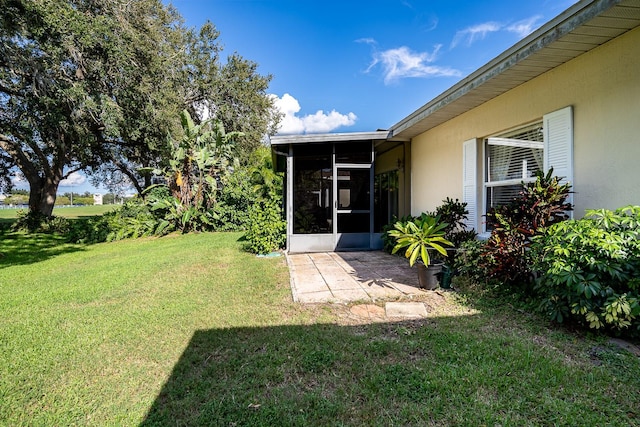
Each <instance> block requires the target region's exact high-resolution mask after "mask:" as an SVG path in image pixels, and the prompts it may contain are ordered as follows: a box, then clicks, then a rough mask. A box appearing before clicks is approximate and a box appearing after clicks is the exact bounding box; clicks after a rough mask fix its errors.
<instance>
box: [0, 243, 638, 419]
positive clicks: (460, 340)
mask: <svg viewBox="0 0 640 427" xmlns="http://www.w3.org/2000/svg"><path fill="white" fill-rule="evenodd" d="M239 237H240V235H239V234H236V233H223V234H220V233H219V234H208V233H203V234H192V235H186V236H168V237H164V238H160V239H140V240H130V241H121V242H116V243H108V244H99V245H93V246H82V245H69V244H65V243H63V242H62V241H61V240H59V239H54V238H52V237H51V236H44V235H35V236H25V235H23V234H4V235H0V239H1V240H0V253H2V255H0V425H7V426H17V425H29V426H31V425H54V426H62V425H132V426H133V425H140V424H142V425H149V426H151V425H220V426H230V425H236V426H242V425H245V426H261V425H262V426H273V425H300V426H303V425H304V426H306V425H323V426H324V425H380V426H390V425H400V426H406V425H416V426H425V425H474V426H475V425H491V426H493V425H505V426H506V425H518V426H519V425H619V426H627V425H639V424H640V419H639V418H638V417H640V410H639V409H638V408H640V363H639V361H638V359H637V358H635V357H634V356H631V355H630V354H627V353H625V352H624V351H622V350H619V349H618V348H616V347H612V346H610V345H608V344H606V341H604V340H603V339H588V338H584V337H581V336H579V335H575V334H571V333H568V332H563V331H562V330H559V329H555V328H550V327H549V325H546V324H541V323H540V322H539V321H538V320H536V318H535V317H532V316H529V315H527V314H523V313H520V312H517V311H514V310H511V309H509V308H508V307H506V308H505V307H500V306H499V305H496V304H494V305H490V304H486V302H484V301H474V303H473V307H471V306H469V307H467V306H465V305H464V304H463V302H462V301H463V299H460V301H461V302H459V304H460V310H459V315H455V316H449V317H432V318H429V319H427V320H423V321H407V322H400V323H379V324H354V322H353V319H351V318H347V317H346V316H345V313H348V308H345V307H341V306H329V305H327V306H308V307H305V306H301V305H298V304H294V303H293V302H291V299H290V294H289V287H288V286H289V285H288V280H289V278H288V274H287V269H286V263H285V261H284V259H283V258H278V259H264V258H256V257H254V256H252V255H250V254H247V253H244V252H242V250H241V247H240V245H241V243H240V242H238V239H239ZM445 297H447V298H453V296H452V295H450V294H445ZM463 313H466V315H463Z"/></svg>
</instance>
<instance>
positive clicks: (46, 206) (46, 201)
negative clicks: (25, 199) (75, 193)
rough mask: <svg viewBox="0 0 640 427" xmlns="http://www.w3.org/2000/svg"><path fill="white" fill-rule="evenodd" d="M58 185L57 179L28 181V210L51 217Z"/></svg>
mask: <svg viewBox="0 0 640 427" xmlns="http://www.w3.org/2000/svg"><path fill="white" fill-rule="evenodd" d="M59 184H60V178H58V177H46V178H40V177H38V178H37V179H35V180H29V210H30V211H31V212H39V213H41V214H43V215H45V216H51V215H52V214H53V207H54V205H55V203H56V196H57V192H58V185H59Z"/></svg>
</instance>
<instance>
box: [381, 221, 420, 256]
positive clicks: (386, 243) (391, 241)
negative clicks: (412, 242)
mask: <svg viewBox="0 0 640 427" xmlns="http://www.w3.org/2000/svg"><path fill="white" fill-rule="evenodd" d="M423 215H424V214H423ZM417 218H419V217H414V216H412V215H405V216H403V217H401V218H397V217H395V216H394V220H393V221H391V222H390V223H389V224H386V225H384V226H383V227H382V245H383V246H382V249H383V250H384V251H385V252H388V253H392V252H393V247H394V246H395V245H396V238H395V237H393V236H391V235H390V234H389V232H390V231H392V230H394V229H395V225H396V224H397V223H400V224H402V226H406V225H407V223H408V222H409V221H415V220H416V219H417Z"/></svg>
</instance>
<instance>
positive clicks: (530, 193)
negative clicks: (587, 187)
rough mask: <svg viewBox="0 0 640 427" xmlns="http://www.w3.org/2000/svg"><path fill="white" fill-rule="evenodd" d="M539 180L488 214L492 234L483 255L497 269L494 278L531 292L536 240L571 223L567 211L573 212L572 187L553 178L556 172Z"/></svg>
mask: <svg viewBox="0 0 640 427" xmlns="http://www.w3.org/2000/svg"><path fill="white" fill-rule="evenodd" d="M536 178H537V179H536V182H533V183H526V184H523V186H522V190H521V191H520V193H519V195H518V196H517V197H516V198H514V199H513V200H512V201H511V202H510V203H508V204H506V205H503V206H499V207H497V208H496V209H493V210H491V211H490V212H488V213H487V224H488V225H489V227H490V228H491V229H492V231H491V237H489V240H488V241H487V244H486V251H485V253H484V255H483V256H484V257H485V258H486V260H485V263H486V264H487V265H491V266H493V268H492V269H491V270H490V271H489V276H490V277H491V278H493V279H496V280H498V281H500V282H503V283H504V284H506V285H507V286H510V287H512V288H514V289H518V290H521V291H527V292H528V291H530V283H531V281H532V280H531V279H532V270H531V266H532V262H533V260H532V258H531V253H530V251H529V246H530V245H531V241H532V239H533V238H534V236H537V235H540V234H542V233H544V231H545V230H546V229H547V227H550V226H551V225H553V224H556V223H559V222H562V221H565V220H566V219H568V218H569V216H568V214H567V211H570V210H571V209H572V206H571V204H570V203H567V198H568V197H569V194H570V192H571V185H570V184H561V183H560V179H561V178H559V177H555V176H553V169H550V170H549V171H548V172H547V173H546V174H544V173H543V172H541V171H539V172H537V174H536Z"/></svg>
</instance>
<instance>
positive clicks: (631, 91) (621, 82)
mask: <svg viewBox="0 0 640 427" xmlns="http://www.w3.org/2000/svg"><path fill="white" fill-rule="evenodd" d="M568 105H572V106H573V114H574V115H573V124H574V158H573V160H574V190H575V191H576V194H575V196H574V202H575V205H576V210H575V216H576V217H581V216H582V215H583V214H584V211H585V209H592V208H608V209H614V208H617V207H621V206H624V205H627V204H638V205H640V28H636V29H635V30H632V31H630V32H628V33H626V34H624V35H622V36H620V37H618V38H617V39H615V40H612V41H610V42H609V43H606V44H605V45H603V46H600V47H598V48H596V49H594V50H592V51H591V52H589V53H586V54H584V55H581V56H580V57H578V58H576V59H574V60H572V61H570V62H568V63H566V64H563V65H561V66H559V67H557V68H555V69H554V70H551V71H549V72H547V73H545V74H543V75H541V76H539V77H537V78H535V79H534V80H532V81H530V82H527V83H525V84H522V85H520V86H518V87H517V88H515V89H512V90H511V91H509V92H507V93H505V94H503V95H501V96H499V97H498V98H495V99H494V100H492V101H490V102H487V103H485V104H483V105H481V106H480V107H477V108H475V109H474V110H472V111H469V112H467V113H465V114H463V115H461V116H459V117H456V118H454V119H452V120H450V121H448V122H446V123H444V124H442V125H440V126H438V127H436V128H434V129H431V130H430V131H427V132H425V133H423V134H421V135H418V136H417V137H416V138H414V139H413V140H412V144H411V147H412V151H411V158H412V162H411V183H412V188H413V192H412V201H411V212H412V213H413V214H418V213H420V212H423V211H426V210H433V209H434V208H435V207H436V206H438V205H439V204H440V203H441V201H442V199H444V198H445V197H447V196H448V197H453V198H460V199H461V198H462V143H463V141H466V140H469V139H472V138H484V137H487V136H490V135H493V134H495V133H498V132H502V131H505V130H508V129H512V128H514V127H518V126H520V125H524V124H527V123H531V122H534V121H537V120H541V119H542V116H543V115H544V114H546V113H550V112H553V111H555V110H559V109H560V108H563V107H566V106H568ZM479 148H481V145H479ZM482 161H483V152H482V150H481V149H479V151H478V163H479V164H478V167H479V170H482ZM480 178H481V177H479V183H481V179H480ZM478 200H479V202H480V203H481V201H482V197H480V198H479V199H478ZM479 208H480V206H479ZM479 212H482V209H479Z"/></svg>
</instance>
